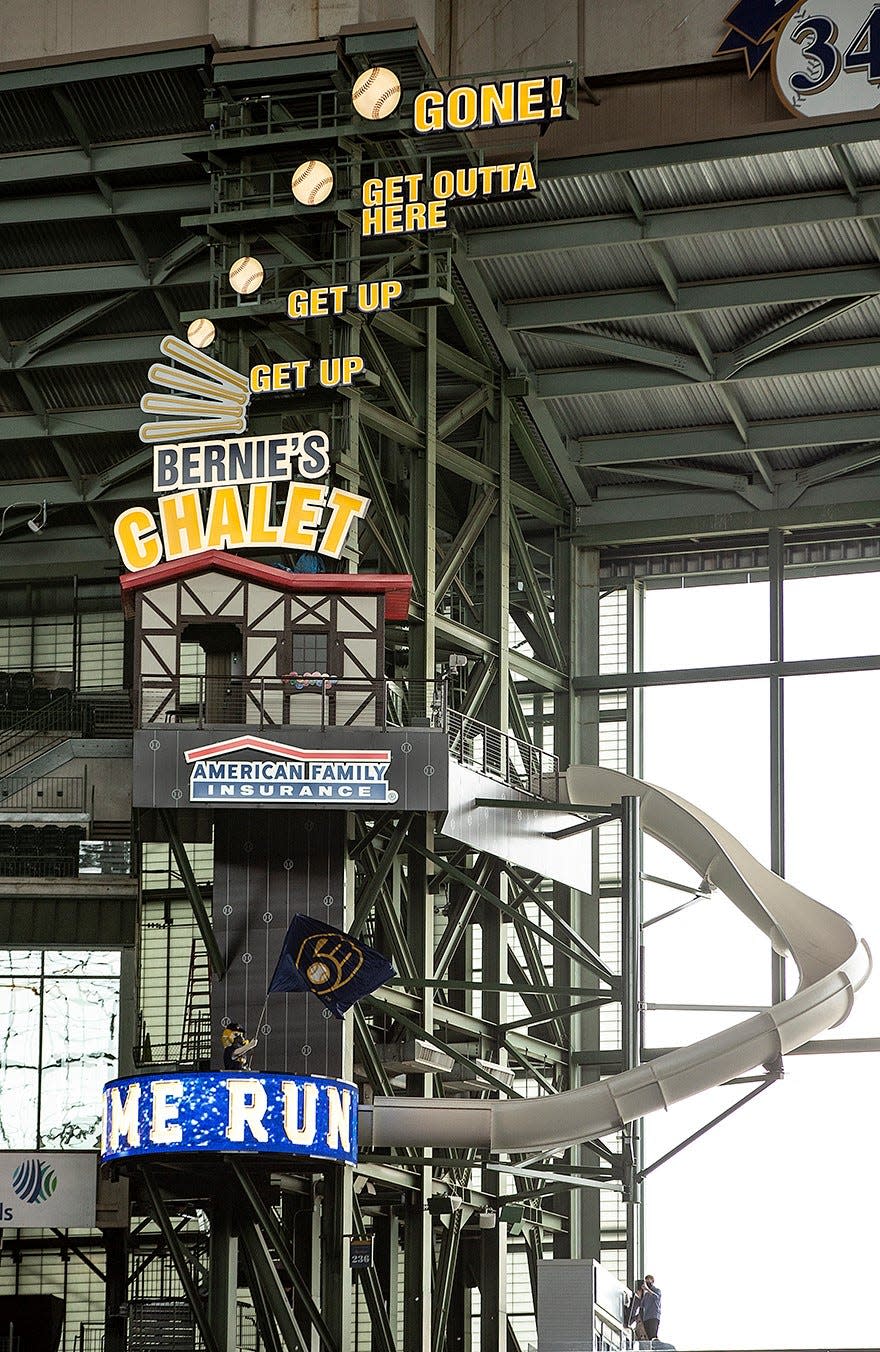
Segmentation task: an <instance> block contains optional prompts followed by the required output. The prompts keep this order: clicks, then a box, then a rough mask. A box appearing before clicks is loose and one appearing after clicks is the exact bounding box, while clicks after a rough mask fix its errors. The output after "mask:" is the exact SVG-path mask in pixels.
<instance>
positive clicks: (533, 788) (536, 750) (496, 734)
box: [446, 709, 559, 802]
mask: <svg viewBox="0 0 880 1352" xmlns="http://www.w3.org/2000/svg"><path fill="white" fill-rule="evenodd" d="M446 732H447V735H448V737H449V751H450V754H451V755H452V757H453V758H454V759H455V760H457V761H458V762H459V764H460V765H464V766H467V767H468V768H469V769H471V770H477V771H478V772H479V773H480V774H483V775H487V776H488V777H489V778H490V779H497V780H500V781H501V783H502V784H507V785H508V786H509V787H510V788H512V789H518V790H519V791H520V792H521V793H527V794H529V795H530V796H531V797H534V798H549V799H550V800H551V801H553V802H558V801H559V757H558V756H555V755H554V754H553V753H552V752H550V751H544V750H543V749H542V748H541V747H539V746H533V745H532V744H531V743H530V742H524V741H522V740H521V739H520V738H519V737H514V736H513V735H512V734H511V733H505V732H501V731H500V729H498V728H493V727H490V726H489V724H488V723H481V722H479V720H478V719H476V718H470V717H468V715H467V714H463V713H460V712H459V710H458V709H449V710H448V712H447V715H446Z"/></svg>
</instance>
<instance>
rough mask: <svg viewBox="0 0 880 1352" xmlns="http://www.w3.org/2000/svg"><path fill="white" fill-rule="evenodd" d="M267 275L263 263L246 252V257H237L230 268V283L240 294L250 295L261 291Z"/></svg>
mask: <svg viewBox="0 0 880 1352" xmlns="http://www.w3.org/2000/svg"><path fill="white" fill-rule="evenodd" d="M265 276H266V274H265V272H264V271H263V265H262V263H260V262H259V261H258V259H256V258H251V257H250V255H249V254H245V256H244V258H236V260H235V262H234V263H233V265H232V267H231V268H230V269H229V285H230V286H231V287H232V289H233V291H237V292H238V294H239V295H240V296H250V295H252V294H253V293H254V291H259V289H260V287H261V286H262V285H263V278H264V277H265Z"/></svg>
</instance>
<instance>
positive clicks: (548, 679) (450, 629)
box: [437, 615, 568, 690]
mask: <svg viewBox="0 0 880 1352" xmlns="http://www.w3.org/2000/svg"><path fill="white" fill-rule="evenodd" d="M437 633H438V634H442V636H443V637H444V638H445V639H446V640H447V641H448V643H449V645H450V647H451V648H452V650H453V651H456V650H461V649H463V650H464V651H466V652H475V653H483V654H485V655H487V656H490V657H496V656H497V653H496V652H495V645H493V642H492V640H491V639H490V638H487V636H486V635H485V634H481V633H479V632H478V631H477V630H476V629H469V628H468V627H467V625H464V624H459V623H458V622H457V621H456V620H451V619H449V618H448V617H447V616H446V615H438V616H437ZM510 669H511V671H515V672H516V673H517V674H518V675H520V676H523V677H525V679H526V680H527V681H534V682H535V684H536V685H538V686H540V687H541V688H542V689H543V690H565V689H567V687H568V678H567V677H566V676H565V674H564V673H563V672H561V671H554V669H553V668H552V667H548V666H546V665H545V663H543V662H538V661H536V659H535V658H533V657H527V656H526V655H525V654H524V653H520V652H513V651H511V654H510Z"/></svg>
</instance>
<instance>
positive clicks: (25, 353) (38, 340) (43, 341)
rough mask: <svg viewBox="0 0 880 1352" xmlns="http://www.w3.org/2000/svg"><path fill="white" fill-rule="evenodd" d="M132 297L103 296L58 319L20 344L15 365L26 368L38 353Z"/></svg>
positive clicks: (15, 355) (15, 356)
mask: <svg viewBox="0 0 880 1352" xmlns="http://www.w3.org/2000/svg"><path fill="white" fill-rule="evenodd" d="M130 295H131V293H130V292H124V293H123V294H122V295H118V296H102V298H101V299H100V300H97V301H89V302H88V304H86V305H81V306H79V307H78V308H77V309H76V310H71V312H70V313H69V314H66V315H64V317H63V318H62V319H56V320H55V322H54V323H53V324H47V326H46V328H44V329H40V330H38V332H37V333H35V334H34V335H33V336H32V337H31V338H28V340H27V342H25V343H22V344H20V345H19V346H18V347H17V348H16V349H15V352H14V362H15V365H16V366H17V367H20V366H26V365H27V364H28V363H29V362H30V361H31V360H32V359H33V358H34V357H35V356H36V355H37V354H38V353H40V352H45V351H46V350H47V349H48V348H51V347H53V346H54V345H55V344H56V343H57V342H58V341H59V340H60V339H62V338H69V337H71V335H72V334H74V333H76V332H77V331H78V330H79V329H82V328H85V326H86V325H87V324H92V323H94V321H95V320H96V319H100V318H101V317H102V316H103V315H105V314H108V313H109V312H110V311H111V310H115V309H116V306H117V305H122V304H123V303H124V302H125V301H127V300H129V299H130Z"/></svg>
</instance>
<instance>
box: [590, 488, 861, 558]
mask: <svg viewBox="0 0 880 1352" xmlns="http://www.w3.org/2000/svg"><path fill="white" fill-rule="evenodd" d="M750 498H751V500H750V501H746V500H744V499H743V498H742V497H740V496H739V495H737V494H734V493H726V492H718V493H710V492H705V491H697V490H695V491H694V492H688V493H671V492H670V493H656V492H654V493H650V492H646V493H644V494H643V495H641V496H634V495H633V494H632V491H631V490H629V492H628V494H627V495H626V496H612V495H610V494H609V496H606V497H602V498H600V499H599V500H598V501H597V502H595V503H593V504H592V505H591V506H589V507H586V508H582V509H581V510H580V511H579V512H578V517H577V525H576V528H575V532H574V536H573V539H574V540H575V541H576V542H577V543H579V544H582V545H589V546H593V547H601V546H603V545H621V544H638V543H649V542H655V541H665V540H677V541H680V540H683V539H703V538H708V537H712V536H732V535H736V534H750V533H753V532H756V531H761V532H765V531H767V530H768V529H769V528H770V527H772V526H777V527H779V528H781V529H788V528H790V529H799V528H804V527H807V528H825V527H828V526H844V525H859V526H860V525H864V524H865V523H869V524H871V525H877V523H878V522H880V473H873V474H863V475H859V474H852V475H846V476H843V477H840V478H835V479H830V480H827V481H825V482H823V483H818V484H812V485H810V486H808V487H807V488H803V487H802V486H801V485H800V484H799V483H798V482H797V479H796V477H795V478H792V479H789V480H788V481H787V482H782V483H777V484H776V486H775V488H774V490H773V491H772V492H769V491H768V490H766V489H765V488H764V487H763V486H760V485H756V486H755V487H753V488H752V490H751V493H750Z"/></svg>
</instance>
